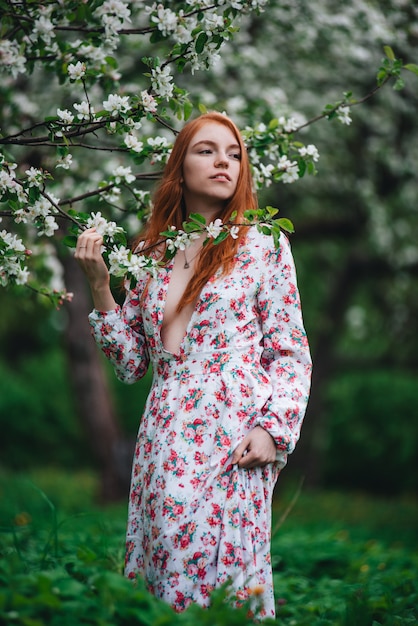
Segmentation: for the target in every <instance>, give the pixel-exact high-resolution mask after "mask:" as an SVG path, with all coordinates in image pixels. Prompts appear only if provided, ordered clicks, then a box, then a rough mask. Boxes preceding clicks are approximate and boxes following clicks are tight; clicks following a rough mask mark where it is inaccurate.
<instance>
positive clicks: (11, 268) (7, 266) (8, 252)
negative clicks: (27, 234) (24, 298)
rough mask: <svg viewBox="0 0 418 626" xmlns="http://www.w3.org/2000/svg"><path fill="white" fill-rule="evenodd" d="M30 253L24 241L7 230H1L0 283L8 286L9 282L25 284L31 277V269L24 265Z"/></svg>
mask: <svg viewBox="0 0 418 626" xmlns="http://www.w3.org/2000/svg"><path fill="white" fill-rule="evenodd" d="M29 254H30V251H29V250H26V248H25V245H24V244H23V241H22V240H21V239H19V238H18V237H17V236H16V235H12V234H11V233H9V232H7V230H2V231H0V285H1V286H2V287H6V286H7V285H8V284H9V283H14V284H16V285H25V284H26V283H27V281H28V278H29V271H28V269H27V267H25V266H24V265H23V262H24V260H25V259H26V257H27V256H28V255H29Z"/></svg>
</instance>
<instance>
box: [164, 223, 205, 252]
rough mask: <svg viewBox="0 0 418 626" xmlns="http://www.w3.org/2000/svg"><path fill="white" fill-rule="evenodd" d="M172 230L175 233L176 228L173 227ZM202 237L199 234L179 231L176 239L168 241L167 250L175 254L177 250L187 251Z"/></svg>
mask: <svg viewBox="0 0 418 626" xmlns="http://www.w3.org/2000/svg"><path fill="white" fill-rule="evenodd" d="M170 230H172V231H175V230H176V229H175V227H174V226H171V227H170ZM199 237H200V235H199V234H198V233H186V232H184V230H181V229H180V230H179V231H177V235H176V237H175V238H174V239H170V238H168V239H167V248H168V249H169V250H170V252H174V251H176V250H185V249H186V248H187V247H188V246H190V244H191V243H192V242H193V241H194V240H195V239H199Z"/></svg>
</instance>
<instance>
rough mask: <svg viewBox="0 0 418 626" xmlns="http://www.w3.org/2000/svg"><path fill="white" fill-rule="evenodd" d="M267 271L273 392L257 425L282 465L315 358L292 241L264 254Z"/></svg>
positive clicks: (265, 322) (264, 311)
mask: <svg viewBox="0 0 418 626" xmlns="http://www.w3.org/2000/svg"><path fill="white" fill-rule="evenodd" d="M264 260H265V274H264V280H263V283H262V286H261V289H260V292H259V297H258V302H259V308H260V314H261V319H262V329H263V347H264V350H263V354H262V365H263V367H264V369H265V370H266V372H267V374H268V375H269V377H270V380H271V384H272V386H273V393H272V395H271V397H270V399H269V401H268V402H267V403H266V404H265V405H264V407H263V409H262V414H261V415H260V416H259V417H258V419H257V420H256V424H257V425H259V426H262V427H263V428H264V429H265V430H266V431H267V432H268V433H269V434H270V435H271V436H272V437H273V439H274V441H275V443H276V450H277V454H276V460H277V461H278V462H279V463H280V464H281V465H282V467H283V466H284V465H285V464H286V462H287V455H288V454H290V453H291V452H293V450H294V448H295V446H296V443H297V441H298V439H299V435H300V429H301V426H302V421H303V418H304V415H305V411H306V406H307V403H308V398H309V390H310V381H311V369H312V362H311V357H310V352H309V346H308V340H307V337H306V332H305V329H304V325H303V318H302V311H301V304H300V298H299V292H298V288H297V280H296V271H295V266H294V262H293V257H292V253H291V250H290V244H289V241H288V239H287V237H286V236H285V235H283V234H282V236H281V238H280V250H279V251H277V250H273V249H271V250H267V251H266V253H265V259H264Z"/></svg>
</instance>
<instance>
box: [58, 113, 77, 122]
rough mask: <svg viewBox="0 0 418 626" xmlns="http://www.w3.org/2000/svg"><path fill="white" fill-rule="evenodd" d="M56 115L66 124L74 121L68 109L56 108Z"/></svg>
mask: <svg viewBox="0 0 418 626" xmlns="http://www.w3.org/2000/svg"><path fill="white" fill-rule="evenodd" d="M57 116H58V117H59V119H60V120H61V122H65V123H66V124H72V123H73V121H74V115H73V114H72V113H71V111H68V109H57Z"/></svg>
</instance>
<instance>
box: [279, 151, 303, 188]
mask: <svg viewBox="0 0 418 626" xmlns="http://www.w3.org/2000/svg"><path fill="white" fill-rule="evenodd" d="M277 169H278V170H281V171H283V172H284V174H283V176H282V177H281V178H280V180H281V181H282V182H283V183H293V182H295V180H297V179H298V178H299V167H298V164H297V162H296V161H290V159H288V158H287V156H286V155H283V156H282V157H280V159H279V162H278V164H277Z"/></svg>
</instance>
